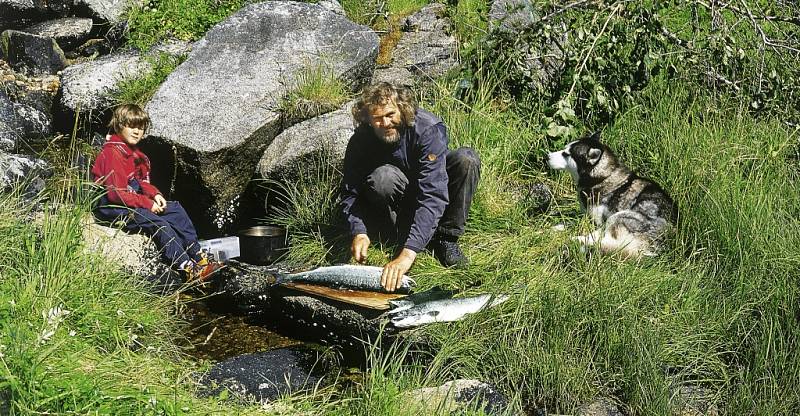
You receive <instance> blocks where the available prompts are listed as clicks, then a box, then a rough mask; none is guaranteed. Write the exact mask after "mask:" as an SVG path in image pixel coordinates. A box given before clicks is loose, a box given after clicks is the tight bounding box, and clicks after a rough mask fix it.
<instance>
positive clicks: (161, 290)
mask: <svg viewBox="0 0 800 416" xmlns="http://www.w3.org/2000/svg"><path fill="white" fill-rule="evenodd" d="M83 222H84V225H83V228H82V229H83V241H84V250H85V251H86V252H87V253H92V254H94V255H97V256H100V257H103V258H105V259H106V261H108V262H109V263H112V264H115V265H117V266H118V267H119V269H120V270H122V271H124V272H125V273H128V274H130V275H133V276H136V277H137V278H139V279H141V280H143V281H145V282H149V283H150V284H151V285H152V290H153V292H154V293H158V294H168V293H173V292H175V291H176V290H177V289H178V288H179V287H180V285H181V284H182V279H181V277H180V276H179V275H178V273H176V272H175V271H173V270H172V269H171V268H170V267H169V266H168V265H166V264H164V263H163V262H162V261H161V255H160V252H159V250H158V247H156V245H155V243H153V241H152V240H151V239H150V238H149V237H147V236H145V235H142V234H134V233H127V232H125V231H122V230H121V229H119V228H114V227H108V226H106V225H102V224H98V223H97V222H96V221H95V220H94V218H93V217H92V216H91V215H88V216H87V217H85V218H84V220H83Z"/></svg>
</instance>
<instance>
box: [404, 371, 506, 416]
mask: <svg viewBox="0 0 800 416" xmlns="http://www.w3.org/2000/svg"><path fill="white" fill-rule="evenodd" d="M403 398H404V399H405V401H406V402H407V403H408V404H409V406H410V407H411V408H412V409H415V410H416V411H417V412H418V414H433V413H436V414H440V413H441V412H442V411H445V412H448V413H452V414H461V412H464V411H465V410H467V409H481V410H482V413H481V414H486V415H501V414H502V415H506V414H514V413H509V411H508V408H509V403H508V399H507V398H506V397H505V396H504V395H503V394H502V393H500V392H498V391H497V389H495V388H494V387H493V386H491V385H490V384H487V383H484V382H481V381H478V380H454V381H450V382H447V383H444V384H442V385H441V386H438V387H426V388H421V389H417V390H412V391H410V392H407V393H404V394H403Z"/></svg>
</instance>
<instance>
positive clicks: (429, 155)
mask: <svg viewBox="0 0 800 416" xmlns="http://www.w3.org/2000/svg"><path fill="white" fill-rule="evenodd" d="M428 160H429V161H431V162H433V161H434V160H436V155H435V154H433V153H428Z"/></svg>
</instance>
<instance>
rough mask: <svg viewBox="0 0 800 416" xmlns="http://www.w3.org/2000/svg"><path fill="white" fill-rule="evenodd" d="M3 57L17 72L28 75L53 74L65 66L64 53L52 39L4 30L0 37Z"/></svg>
mask: <svg viewBox="0 0 800 416" xmlns="http://www.w3.org/2000/svg"><path fill="white" fill-rule="evenodd" d="M0 37H1V39H0V45H2V49H3V55H4V56H5V57H6V60H7V61H8V63H9V64H10V65H11V67H12V68H14V69H15V70H17V71H21V72H24V73H26V74H30V75H46V74H55V73H57V72H58V71H60V70H62V69H64V67H66V66H67V59H66V58H65V57H64V51H62V50H61V48H60V47H59V46H58V44H56V41H55V40H53V39H52V38H49V37H45V36H39V35H34V34H31V33H25V32H20V31H17V30H6V31H5V32H3V34H2V35H0Z"/></svg>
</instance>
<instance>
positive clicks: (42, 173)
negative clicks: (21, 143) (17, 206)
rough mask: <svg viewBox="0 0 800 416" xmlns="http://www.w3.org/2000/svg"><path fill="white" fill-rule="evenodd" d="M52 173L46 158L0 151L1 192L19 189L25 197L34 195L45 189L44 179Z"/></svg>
mask: <svg viewBox="0 0 800 416" xmlns="http://www.w3.org/2000/svg"><path fill="white" fill-rule="evenodd" d="M50 175H52V171H51V170H50V167H49V166H48V165H47V162H45V161H44V160H41V159H36V158H33V157H29V156H24V155H15V154H7V153H3V152H0V192H10V191H15V190H17V191H19V192H20V193H21V194H22V196H23V197H32V196H34V195H36V194H38V193H39V192H41V191H42V190H43V189H44V179H45V178H47V177H49V176H50ZM20 187H21V189H20Z"/></svg>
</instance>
